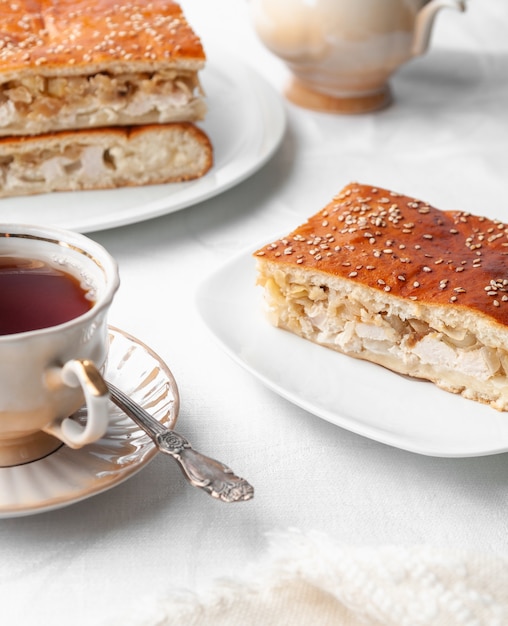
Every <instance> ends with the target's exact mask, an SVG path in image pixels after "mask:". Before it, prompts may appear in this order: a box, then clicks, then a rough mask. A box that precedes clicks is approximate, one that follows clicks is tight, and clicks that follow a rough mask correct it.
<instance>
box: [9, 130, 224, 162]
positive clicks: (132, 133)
mask: <svg viewBox="0 0 508 626" xmlns="http://www.w3.org/2000/svg"><path fill="white" fill-rule="evenodd" d="M170 128H175V129H176V128H178V129H181V130H182V131H184V132H186V133H189V134H190V135H193V136H194V137H195V138H196V139H199V141H200V142H201V143H202V144H203V145H206V146H208V148H209V149H210V150H211V149H212V145H211V142H210V139H209V137H208V136H207V135H206V133H205V132H204V131H203V130H201V129H200V128H198V127H197V126H195V125H194V124H192V123H191V122H176V123H172V124H143V125H142V126H111V127H107V128H105V127H103V128H81V129H77V130H63V131H60V132H58V133H42V134H40V135H19V136H15V137H0V156H4V155H7V154H8V152H9V150H15V149H16V148H17V147H18V146H23V145H30V144H34V145H35V144H42V143H43V142H45V141H53V142H55V143H58V142H64V141H65V140H66V139H72V140H73V141H75V142H79V139H80V137H83V138H86V137H88V138H93V137H94V136H95V137H101V136H104V135H109V136H113V135H116V136H117V137H124V138H125V139H134V138H135V137H136V135H143V134H145V133H146V132H149V131H154V132H157V131H159V132H163V131H164V130H166V129H170Z"/></svg>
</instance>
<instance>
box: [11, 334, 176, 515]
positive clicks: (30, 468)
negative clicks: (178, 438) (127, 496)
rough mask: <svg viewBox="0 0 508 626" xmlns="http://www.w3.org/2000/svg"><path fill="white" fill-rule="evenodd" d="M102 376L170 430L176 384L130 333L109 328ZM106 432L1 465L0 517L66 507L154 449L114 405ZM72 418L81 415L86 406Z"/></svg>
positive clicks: (127, 473) (130, 469) (110, 483)
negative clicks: (30, 458) (77, 444)
mask: <svg viewBox="0 0 508 626" xmlns="http://www.w3.org/2000/svg"><path fill="white" fill-rule="evenodd" d="M109 331H110V350H109V356H108V363H107V365H106V373H105V378H106V379H107V380H108V381H109V382H111V383H113V384H115V385H116V386H117V387H119V388H121V389H122V390H123V391H125V392H126V393H128V394H129V395H130V396H131V397H132V398H133V399H134V400H136V401H137V402H138V403H139V404H141V405H142V406H144V407H145V408H147V409H148V410H149V411H150V413H151V414H152V415H153V416H154V417H155V418H156V419H158V420H159V421H160V422H161V423H163V424H165V425H166V426H168V428H173V427H174V425H175V423H176V419H177V416H178V409H179V395H178V388H177V385H176V382H175V379H174V378H173V375H172V373H171V371H170V370H169V369H168V367H167V366H166V364H165V363H164V362H163V361H162V360H161V359H160V357H159V356H158V355H157V354H155V353H154V352H153V351H152V350H151V349H150V348H148V347H147V346H146V345H144V344H143V343H141V342H140V341H138V340H137V339H136V338H135V337H132V336H131V335H129V334H127V333H125V332H123V331H121V330H118V329H116V328H112V327H110V329H109ZM110 411H111V414H110V425H109V428H108V430H107V432H106V434H105V436H104V437H103V438H102V439H100V440H99V441H97V442H96V443H94V444H91V445H88V446H85V447H84V448H82V449H81V450H71V449H70V448H68V447H67V446H65V445H63V444H62V446H61V447H60V448H58V450H56V451H55V452H53V453H52V454H50V455H48V456H46V457H44V458H43V459H39V460H37V461H33V462H31V463H26V464H24V465H17V466H15V467H4V468H0V518H7V517H18V516H22V515H32V514H34V513H40V512H42V511H49V510H52V509H57V508H60V507H63V506H67V505H69V504H72V503H74V502H78V501H79V500H84V499H85V498H89V497H90V496H93V495H95V494H98V493H101V492H103V491H106V490H107V489H110V488H111V487H114V486H115V485H118V484H119V483H121V482H123V481H124V480H126V479H127V478H130V477H131V476H132V475H133V474H135V473H136V472H138V471H139V470H140V469H141V468H142V467H144V466H145V465H146V464H147V463H148V462H149V461H150V460H151V459H152V458H153V457H154V456H155V454H156V453H157V449H156V448H155V445H154V444H153V442H152V441H151V439H150V438H149V437H148V436H147V435H146V434H145V433H144V432H143V431H141V430H140V429H139V428H138V427H137V426H136V425H135V424H134V423H133V422H132V421H131V420H130V419H129V418H128V417H126V416H125V415H124V414H123V413H122V412H121V411H120V410H119V409H118V408H117V407H116V406H115V405H113V403H111V405H110ZM80 413H81V414H80V415H78V416H77V417H80V418H84V417H85V416H86V412H85V410H82V411H81V412H80Z"/></svg>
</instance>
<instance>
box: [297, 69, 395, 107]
mask: <svg viewBox="0 0 508 626" xmlns="http://www.w3.org/2000/svg"><path fill="white" fill-rule="evenodd" d="M285 96H286V98H287V99H288V100H289V101H290V102H292V103H293V104H296V105H298V106H300V107H303V108H305V109H311V110H313V111H321V112H323V113H338V114H343V115H356V114H361V113H370V112H372V111H379V110H380V109H384V108H385V107H387V106H388V105H390V104H391V102H392V94H391V90H390V87H389V85H384V87H383V89H381V90H380V91H377V92H375V93H371V94H365V95H360V96H352V97H336V96H330V95H328V94H324V93H319V92H317V91H314V90H312V89H309V88H308V87H307V86H306V85H304V84H303V83H302V82H301V81H300V80H298V78H295V77H293V78H292V79H291V81H290V83H289V85H288V86H287V88H286V90H285Z"/></svg>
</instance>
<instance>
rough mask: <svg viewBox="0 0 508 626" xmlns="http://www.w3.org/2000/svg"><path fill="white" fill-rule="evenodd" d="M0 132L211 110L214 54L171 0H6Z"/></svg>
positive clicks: (182, 116) (149, 120) (190, 115)
mask: <svg viewBox="0 0 508 626" xmlns="http://www.w3.org/2000/svg"><path fill="white" fill-rule="evenodd" d="M0 15H1V16H2V20H1V23H0V135H3V136H6V135H36V134H41V133H48V132H54V131H59V130H70V129H73V130H76V129H78V128H96V127H103V126H132V125H140V124H154V123H162V124H166V123H168V122H182V121H185V122H195V121H197V120H201V119H203V117H204V115H205V111H206V105H205V101H204V97H203V91H202V89H201V86H200V81H199V71H200V70H202V69H203V67H204V65H205V60H206V57H205V53H204V50H203V46H202V44H201V41H200V39H199V37H198V36H197V35H196V34H195V33H194V31H193V29H192V28H191V26H190V25H189V24H188V22H187V20H186V19H185V16H184V14H183V12H182V9H181V8H180V6H179V4H178V3H177V2H174V1H172V0H150V1H149V2H148V1H147V2H145V1H143V0H122V2H115V1H113V0H95V1H94V2H89V0H12V1H11V0H0Z"/></svg>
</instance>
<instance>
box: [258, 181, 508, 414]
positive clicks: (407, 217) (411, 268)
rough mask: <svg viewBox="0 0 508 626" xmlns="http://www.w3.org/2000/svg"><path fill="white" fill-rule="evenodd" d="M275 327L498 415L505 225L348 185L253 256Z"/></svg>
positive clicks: (506, 315)
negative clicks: (426, 382) (485, 406)
mask: <svg viewBox="0 0 508 626" xmlns="http://www.w3.org/2000/svg"><path fill="white" fill-rule="evenodd" d="M255 257H256V259H257V270H258V283H259V284H260V285H262V286H263V288H264V296H265V300H266V303H267V308H268V311H269V316H270V319H271V321H272V322H273V324H275V325H276V326H279V327H281V328H284V329H286V330H289V331H291V332H293V333H295V334H297V335H299V336H301V337H304V338H305V339H308V340H310V341H313V342H315V343H318V344H320V345H322V346H326V347H328V348H332V349H334V350H337V351H339V352H342V353H344V354H347V355H349V356H352V357H356V358H359V359H365V360H367V361H372V362H374V363H377V364H379V365H383V366H385V367H387V368H389V369H391V370H393V371H394V372H398V373H400V374H406V375H409V376H413V377H417V378H423V379H427V380H430V381H432V382H434V383H435V384H436V385H438V386H439V387H441V388H443V389H445V390H447V391H450V392H453V393H459V394H462V395H463V396H464V397H466V398H470V399H473V400H477V401H480V402H484V403H487V404H490V405H491V406H492V407H494V408H496V409H498V410H503V411H504V410H507V409H508V225H507V224H504V223H501V222H499V221H496V220H492V219H488V218H485V217H480V216H475V215H471V214H469V213H466V212H461V211H440V210H438V209H436V208H434V207H432V206H430V205H429V204H428V203H427V202H423V201H421V200H417V199H414V198H410V197H407V196H405V195H402V194H399V193H395V192H393V191H388V190H385V189H379V188H374V187H372V186H369V185H362V184H356V183H353V184H350V185H348V186H346V187H345V188H344V189H343V190H342V191H341V192H340V193H339V195H337V196H336V197H335V198H333V200H332V201H331V202H330V203H329V204H328V205H327V206H326V207H325V208H324V209H322V210H321V211H319V212H318V213H317V214H316V215H314V216H312V217H311V218H309V220H308V221H307V222H306V223H305V224H303V225H301V226H299V227H298V228H297V229H296V230H294V231H293V232H292V233H290V234H289V235H287V236H286V237H283V238H281V239H279V240H277V241H274V242H273V243H270V244H268V245H266V246H264V247H263V248H261V249H260V250H258V251H257V252H255Z"/></svg>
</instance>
